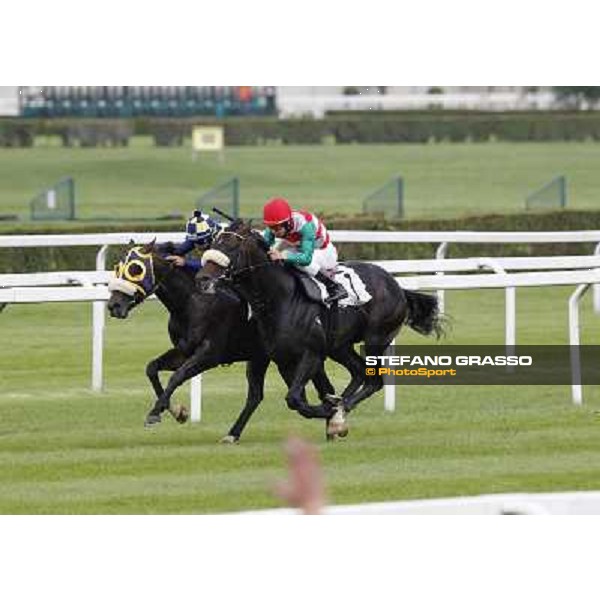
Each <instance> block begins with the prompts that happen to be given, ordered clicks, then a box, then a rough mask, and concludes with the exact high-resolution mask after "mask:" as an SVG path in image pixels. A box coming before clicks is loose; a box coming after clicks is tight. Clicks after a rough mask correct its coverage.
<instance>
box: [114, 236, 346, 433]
mask: <svg viewBox="0 0 600 600" xmlns="http://www.w3.org/2000/svg"><path fill="white" fill-rule="evenodd" d="M109 289H110V291H111V295H110V299H109V301H108V310H109V312H110V314H111V316H113V317H116V318H119V319H125V318H126V317H127V316H128V314H129V312H130V310H131V309H132V308H133V307H135V306H137V305H138V304H140V303H141V302H143V301H144V300H145V299H146V298H147V297H148V296H150V295H152V294H153V293H154V294H156V297H157V298H158V299H159V300H160V301H161V302H162V303H163V305H164V306H165V307H166V308H167V310H168V311H169V314H170V316H169V324H168V329H169V337H170V339H171V342H172V344H173V347H172V348H171V349H169V350H167V351H166V352H164V353H163V354H161V355H159V356H158V357H157V358H155V359H153V360H151V361H150V362H149V363H148V365H147V367H146V374H147V376H148V378H149V379H150V382H151V384H152V387H153V389H154V392H155V394H156V398H157V399H156V402H155V404H154V407H153V408H152V409H151V410H150V412H149V414H148V415H147V417H146V425H154V424H157V423H159V422H160V421H161V414H162V413H163V412H164V411H165V410H168V411H169V412H171V414H172V415H173V416H174V417H175V418H176V419H177V420H178V421H179V422H181V423H183V422H185V421H186V420H187V418H188V413H187V410H186V409H185V408H183V407H181V406H179V407H176V408H175V409H171V402H170V399H171V396H172V395H173V393H174V392H175V390H176V389H177V388H178V387H179V386H180V385H182V384H183V383H184V382H185V381H187V380H188V379H190V378H191V377H194V376H195V375H198V374H199V373H202V372H203V371H206V370H208V369H212V368H214V367H216V366H218V365H227V364H231V363H233V362H239V361H247V368H246V377H247V380H248V395H247V399H246V403H245V406H244V408H243V410H242V411H241V413H240V415H239V416H238V418H237V420H236V421H235V423H234V424H233V426H232V427H231V429H230V430H229V433H228V435H227V436H225V437H224V438H223V440H222V441H224V442H234V441H238V440H239V437H240V435H241V433H242V430H243V429H244V427H245V426H246V424H247V422H248V420H249V419H250V417H251V416H252V414H253V413H254V411H255V410H256V408H257V407H258V405H259V404H260V402H261V401H262V399H263V395H264V379H265V373H266V370H267V367H268V365H269V362H270V359H269V358H268V356H267V354H266V352H265V349H264V347H263V345H262V342H261V337H260V335H259V334H258V329H257V322H256V320H254V319H249V318H248V317H249V315H248V307H247V303H246V302H245V301H243V299H242V298H241V297H240V296H239V295H237V294H234V293H232V292H231V291H229V290H224V291H223V292H222V293H218V294H213V295H206V294H199V293H197V290H196V287H195V283H194V276H193V274H191V273H190V272H188V271H186V270H185V269H181V268H176V267H173V264H172V263H170V262H169V261H167V260H166V259H165V258H164V256H163V254H162V252H161V251H160V247H155V245H154V244H153V243H152V244H147V245H145V246H133V247H130V248H128V249H127V251H126V253H125V255H124V256H123V258H122V260H121V261H120V262H119V264H118V265H117V267H116V273H115V278H114V279H113V280H112V281H111V283H110V285H109ZM160 371H174V373H173V375H172V376H171V377H170V379H169V381H168V384H167V386H166V388H163V386H162V384H161V382H160V379H159V376H158V374H159V372H160ZM314 385H315V387H316V388H317V390H318V392H319V397H320V398H321V401H322V402H325V403H329V402H330V401H334V398H333V394H334V389H333V386H332V385H331V383H330V382H329V380H328V379H327V376H326V375H325V372H324V370H321V371H319V372H318V373H316V374H315V378H314Z"/></svg>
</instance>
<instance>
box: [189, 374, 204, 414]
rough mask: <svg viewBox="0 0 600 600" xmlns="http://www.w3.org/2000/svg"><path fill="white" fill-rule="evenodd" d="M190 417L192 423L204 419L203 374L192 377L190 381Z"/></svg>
mask: <svg viewBox="0 0 600 600" xmlns="http://www.w3.org/2000/svg"><path fill="white" fill-rule="evenodd" d="M190 409H191V415H190V419H191V421H192V423H199V422H200V421H201V420H202V374H200V375H196V377H192V380H191V382H190Z"/></svg>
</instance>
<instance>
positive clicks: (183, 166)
mask: <svg viewBox="0 0 600 600" xmlns="http://www.w3.org/2000/svg"><path fill="white" fill-rule="evenodd" d="M225 155H226V158H225V162H224V163H223V164H221V163H220V162H219V160H218V158H217V157H216V156H210V155H202V156H201V157H200V158H199V159H198V160H197V161H195V162H194V161H192V159H191V150H190V148H188V147H181V148H156V147H154V146H153V145H151V142H150V140H149V139H147V138H134V139H133V141H132V145H131V146H130V147H128V148H100V149H92V148H90V149H86V148H82V149H80V148H71V149H68V148H62V147H59V146H57V145H55V143H54V142H52V141H49V142H47V141H45V140H43V139H42V140H38V144H37V145H36V147H34V148H27V149H4V148H2V149H0V181H1V182H2V184H1V185H0V214H2V213H4V214H17V215H19V216H20V217H21V218H28V216H29V201H30V199H31V198H32V197H33V196H35V195H36V194H37V193H38V192H40V191H41V190H43V189H45V188H47V187H48V186H50V185H52V184H53V183H55V182H57V181H58V180H60V179H62V178H63V177H66V176H71V177H74V178H75V182H76V193H77V209H76V212H77V215H78V216H79V217H80V218H85V219H90V218H98V217H110V218H113V219H114V218H123V219H128V218H133V217H138V218H147V217H158V216H165V215H169V214H173V213H180V214H183V215H187V214H188V213H190V212H191V210H192V208H193V207H194V204H195V200H196V199H197V198H198V197H199V196H200V195H201V194H202V193H204V192H206V191H207V190H209V189H211V188H212V187H213V186H215V185H216V184H218V183H221V182H223V181H224V180H226V179H227V178H229V177H231V176H238V177H239V178H240V180H241V206H242V214H244V215H246V216H256V215H259V214H260V212H261V206H262V204H263V203H264V201H265V200H266V199H267V198H269V197H271V196H275V195H284V196H286V197H288V198H290V200H291V201H292V203H293V204H294V205H295V206H299V207H304V208H307V209H311V210H315V211H318V212H325V213H329V214H331V213H344V214H347V213H358V212H361V210H362V200H363V199H364V198H365V196H367V195H368V194H370V193H371V192H373V191H374V190H375V189H377V188H379V187H380V186H382V185H383V184H384V183H385V182H386V181H387V180H388V179H389V178H390V177H392V176H394V175H396V174H400V175H402V176H404V179H405V198H406V216H407V217H408V218H436V217H455V216H461V215H468V214H480V213H492V212H496V213H511V212H513V213H514V212H520V211H522V210H524V205H525V198H526V197H527V196H528V195H529V194H531V193H532V192H533V191H535V190H537V189H539V188H540V187H541V186H543V185H545V184H546V183H548V182H549V181H550V180H551V179H553V178H554V177H555V176H557V175H565V176H566V177H567V181H568V196H569V200H568V207H569V208H574V209H595V208H597V207H598V195H597V190H598V188H599V186H600V169H598V168H597V166H598V163H599V162H600V144H594V143H591V142H589V143H584V142H582V143H578V142H568V143H567V142H565V143H545V144H543V143H521V144H519V143H512V144H511V143H486V144H474V143H471V144H450V143H445V144H424V145H417V144H415V145H410V144H399V145H348V146H327V145H323V146H261V147H233V148H227V150H226V152H225Z"/></svg>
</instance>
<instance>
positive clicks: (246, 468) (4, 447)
mask: <svg viewBox="0 0 600 600" xmlns="http://www.w3.org/2000/svg"><path fill="white" fill-rule="evenodd" d="M571 291H572V290H571V289H570V288H552V289H544V290H519V291H518V293H517V307H518V317H517V319H518V320H517V325H518V329H517V340H518V342H519V343H523V344H526V343H528V344H536V343H537V344H540V343H546V344H565V343H567V313H566V302H567V298H568V295H569V293H570V292H571ZM503 298H504V296H503V292H501V291H495V290H494V291H477V292H447V307H448V312H449V313H450V315H451V316H452V329H451V330H450V332H449V334H448V337H447V338H446V343H454V344H459V343H460V344H484V343H488V344H492V343H496V344H499V343H502V340H503V310H504V304H503ZM582 328H583V336H582V343H597V340H598V334H599V333H600V319H598V317H596V316H595V315H594V314H593V313H592V309H591V301H590V298H589V297H588V298H586V300H585V301H584V303H583V310H582ZM0 330H1V331H2V339H3V341H4V343H3V344H2V345H1V346H0V390H1V392H0V414H1V415H2V418H1V419H0V490H2V492H1V493H0V513H5V514H14V513H30V514H31V513H44V514H47V513H77V514H79V513H85V514H90V513H93V514H96V513H120V514H131V513H135V514H138V513H185V514H190V513H214V512H223V511H237V510H244V509H255V508H260V507H274V506H278V501H277V500H276V499H275V497H274V496H273V495H272V493H271V486H272V484H273V483H274V482H275V481H276V480H277V479H280V478H283V477H284V476H285V461H284V456H283V452H282V444H283V442H284V440H285V439H286V436H287V435H289V434H290V433H296V434H300V435H301V436H303V437H304V438H306V439H308V440H310V441H311V442H314V443H315V444H316V445H317V446H318V447H319V449H320V454H321V459H322V463H323V467H324V470H325V472H326V478H327V485H328V491H329V496H330V499H331V501H333V502H335V503H358V502H367V501H386V500H400V499H410V498H432V497H446V496H456V495H471V494H481V493H504V492H527V491H531V492H534V491H561V490H588V489H598V488H599V486H600V469H599V468H598V464H600V435H598V433H599V428H600V418H599V417H598V416H597V415H596V413H595V411H596V410H598V409H600V393H599V390H598V389H597V387H587V388H586V389H585V391H584V402H585V403H584V405H583V407H580V408H576V407H574V406H573V405H572V404H571V401H570V388H569V386H557V387H551V386H536V387H533V386H531V387H513V388H502V387H498V386H496V387H493V386H490V387H483V386H481V387H458V386H457V387H449V386H448V387H426V386H419V387H415V386H411V387H407V388H404V389H402V388H399V389H398V409H397V411H396V412H395V413H392V414H388V413H384V411H383V394H382V393H379V394H377V395H376V396H375V397H373V398H371V399H370V400H367V401H366V402H365V403H363V404H362V405H361V406H360V407H359V408H358V409H357V410H356V411H355V412H354V413H353V414H352V415H351V416H350V426H351V431H350V435H349V437H348V438H347V439H346V440H343V441H340V442H336V443H331V444H328V443H326V442H325V441H324V435H323V433H324V432H323V426H322V424H321V423H320V422H316V421H307V420H305V419H303V418H302V417H300V416H299V415H297V414H296V413H292V412H291V411H289V410H288V409H287V407H286V405H285V402H284V399H283V397H284V393H285V390H284V387H283V385H282V383H281V380H280V378H279V376H278V375H277V374H276V372H275V369H274V368H271V369H270V371H269V376H268V380H267V386H266V398H265V400H264V402H263V404H262V406H261V407H260V408H259V409H258V411H257V413H256V415H255V416H254V418H253V420H251V422H250V424H249V426H248V428H247V430H246V432H245V435H244V436H243V438H242V442H241V443H240V444H239V445H237V446H222V445H219V444H218V443H217V441H218V439H219V438H220V437H221V436H222V435H224V434H225V433H226V432H227V429H228V427H229V425H230V424H231V423H232V422H233V420H234V418H235V417H236V416H237V412H238V410H239V409H240V408H241V404H242V400H243V398H244V396H245V380H244V374H243V366H241V365H236V366H232V367H227V368H219V369H217V370H214V371H212V372H209V373H208V374H207V375H205V377H204V381H203V392H204V405H203V421H202V423H200V424H195V425H191V424H186V425H183V426H180V425H177V424H176V423H175V422H174V421H172V420H171V419H170V418H166V419H165V421H164V422H163V424H161V425H160V426H159V427H158V428H157V429H154V430H145V429H144V428H143V426H142V423H143V418H144V415H145V413H146V411H147V410H148V408H149V407H150V404H151V402H152V394H151V389H150V386H149V385H148V384H147V382H146V378H145V375H144V367H145V363H146V362H147V361H148V360H149V359H150V358H151V357H153V356H155V355H156V354H158V353H159V352H161V351H162V350H163V349H165V348H166V347H167V334H166V314H165V312H164V309H163V308H162V307H161V306H160V305H159V304H158V303H149V304H148V305H144V306H142V307H140V308H138V309H136V311H135V313H133V314H132V315H131V316H130V319H128V320H127V321H123V322H121V321H113V320H109V321H108V322H107V330H106V355H105V383H106V390H105V391H104V392H103V393H100V394H95V393H92V392H91V391H89V381H90V363H91V306H89V305H85V304H76V305H75V304H73V305H37V306H34V305H32V306H25V305H21V306H16V305H14V306H9V307H8V308H7V309H6V310H5V311H4V312H3V313H2V314H1V315H0ZM400 341H403V342H404V343H406V344H425V343H430V340H428V339H426V338H422V337H420V336H418V335H417V334H414V333H412V332H403V334H402V335H401V337H400ZM327 369H328V372H329V373H330V375H331V376H332V378H333V380H334V382H335V383H336V386H337V388H338V389H341V387H342V386H343V384H344V382H345V381H346V375H345V372H344V371H343V370H342V369H341V368H339V367H337V366H336V365H333V364H330V363H328V365H327ZM311 394H312V393H311ZM188 398H189V396H188V388H187V386H186V387H184V388H182V390H180V391H179V392H178V393H177V394H176V396H175V400H176V401H180V402H184V403H187V402H188ZM312 398H313V400H314V394H312Z"/></svg>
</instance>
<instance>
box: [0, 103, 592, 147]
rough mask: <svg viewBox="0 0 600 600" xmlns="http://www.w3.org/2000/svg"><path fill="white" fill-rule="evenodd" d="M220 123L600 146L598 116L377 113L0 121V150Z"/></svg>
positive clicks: (288, 136)
mask: <svg viewBox="0 0 600 600" xmlns="http://www.w3.org/2000/svg"><path fill="white" fill-rule="evenodd" d="M202 124H221V125H223V127H224V128H225V143H226V144H227V145H229V146H246V145H260V144H268V143H280V144H318V143H322V142H323V141H325V140H327V141H330V140H335V142H336V143H338V144H350V143H359V144H366V143H370V144H372V143H390V144H392V143H426V142H442V141H450V142H465V141H469V142H486V141H493V140H501V141H537V142H544V141H569V140H579V141H582V140H594V141H597V140H600V111H572V112H564V111H536V112H506V113H484V112H477V111H471V112H467V111H441V110H431V111H404V112H396V111H394V112H391V111H378V112H368V113H350V112H338V113H330V114H328V115H326V116H325V118H323V119H313V118H302V119H277V118H276V117H269V118H254V117H243V118H242V117H231V118H227V119H216V118H186V119H179V118H162V119H153V118H139V119H25V118H21V119H0V145H4V146H27V145H31V144H32V143H33V137H34V136H35V135H51V134H54V135H59V136H60V137H61V138H62V140H63V144H64V145H65V146H69V145H74V144H78V145H81V146H94V145H107V144H111V145H115V146H118V145H126V144H127V143H128V140H129V137H130V136H131V135H151V136H152V137H153V138H154V141H155V143H156V145H158V146H176V145H181V144H182V143H183V142H184V140H185V139H186V138H189V137H190V135H191V130H192V127H193V126H194V125H202Z"/></svg>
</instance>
